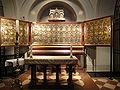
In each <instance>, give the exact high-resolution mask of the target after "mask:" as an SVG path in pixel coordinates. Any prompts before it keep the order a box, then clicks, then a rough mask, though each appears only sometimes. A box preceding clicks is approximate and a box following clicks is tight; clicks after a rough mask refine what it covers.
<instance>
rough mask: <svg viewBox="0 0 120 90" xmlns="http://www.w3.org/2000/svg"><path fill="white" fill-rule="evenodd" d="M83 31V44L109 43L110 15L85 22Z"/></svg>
mask: <svg viewBox="0 0 120 90" xmlns="http://www.w3.org/2000/svg"><path fill="white" fill-rule="evenodd" d="M84 31H85V32H84V36H85V37H84V40H85V44H96V45H101V44H102V45H110V43H111V17H106V18H102V19H97V20H93V21H88V22H85V23H84Z"/></svg>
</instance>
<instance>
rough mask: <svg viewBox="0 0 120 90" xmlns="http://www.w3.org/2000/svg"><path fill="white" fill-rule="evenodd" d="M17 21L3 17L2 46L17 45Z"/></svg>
mask: <svg viewBox="0 0 120 90" xmlns="http://www.w3.org/2000/svg"><path fill="white" fill-rule="evenodd" d="M15 42H16V21H15V20H12V19H4V18H1V46H10V45H15Z"/></svg>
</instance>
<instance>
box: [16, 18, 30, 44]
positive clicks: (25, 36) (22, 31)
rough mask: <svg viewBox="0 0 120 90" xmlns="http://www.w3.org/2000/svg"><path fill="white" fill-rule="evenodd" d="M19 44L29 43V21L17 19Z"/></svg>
mask: <svg viewBox="0 0 120 90" xmlns="http://www.w3.org/2000/svg"><path fill="white" fill-rule="evenodd" d="M18 38H19V45H23V46H24V45H28V44H29V22H26V21H21V20H20V21H19V35H18Z"/></svg>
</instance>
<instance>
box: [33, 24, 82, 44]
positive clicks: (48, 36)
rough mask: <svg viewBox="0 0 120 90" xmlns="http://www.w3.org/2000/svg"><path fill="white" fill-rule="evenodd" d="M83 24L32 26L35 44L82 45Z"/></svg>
mask: <svg viewBox="0 0 120 90" xmlns="http://www.w3.org/2000/svg"><path fill="white" fill-rule="evenodd" d="M81 33H82V29H81V24H75V23H73V24H64V23H61V24H59V23H57V24H51V23H49V24H48V23H47V24H41V23H34V24H32V42H33V44H41V45H44V44H45V45H48V44H81V43H82V40H81V38H82V37H81Z"/></svg>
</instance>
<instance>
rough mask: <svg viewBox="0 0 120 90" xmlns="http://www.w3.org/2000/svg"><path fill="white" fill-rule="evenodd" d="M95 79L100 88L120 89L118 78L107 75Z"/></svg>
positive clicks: (106, 89)
mask: <svg viewBox="0 0 120 90" xmlns="http://www.w3.org/2000/svg"><path fill="white" fill-rule="evenodd" d="M93 81H94V82H95V84H96V85H97V86H98V87H99V89H100V90H120V82H118V80H116V79H113V80H110V79H108V78H105V77H95V78H93Z"/></svg>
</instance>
